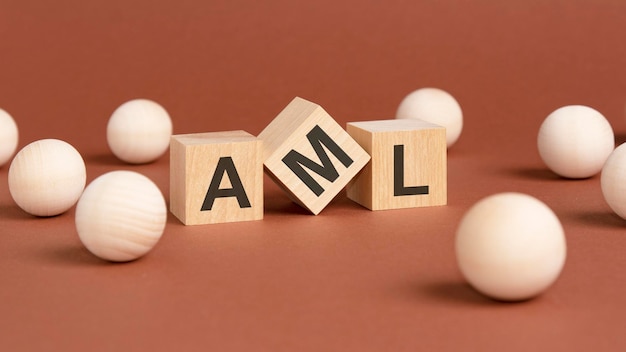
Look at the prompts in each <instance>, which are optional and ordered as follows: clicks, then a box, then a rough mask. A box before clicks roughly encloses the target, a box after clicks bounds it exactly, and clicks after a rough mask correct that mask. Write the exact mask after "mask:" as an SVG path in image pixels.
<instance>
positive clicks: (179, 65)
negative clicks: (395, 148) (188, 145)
mask: <svg viewBox="0 0 626 352" xmlns="http://www.w3.org/2000/svg"><path fill="white" fill-rule="evenodd" d="M625 33H626V4H625V3H624V2H623V1H620V0H614V1H609V0H588V1H577V0H561V1H556V0H550V1H534V0H533V1H495V0H494V1H487V0H482V1H461V0H450V1H434V0H418V1H403V0H389V1H384V2H383V1H336V0H333V1H330V0H316V1H311V2H298V1H292V0H284V1H283V0H269V1H226V0H224V1H212V0H209V1H197V0H195V1H194V0H176V1H174V0H161V1H147V0H140V1H126V0H108V1H82V0H60V1H48V2H46V1H30V0H0V107H2V108H3V109H5V110H7V111H8V112H9V113H10V114H12V115H13V116H14V118H15V119H16V120H17V122H18V124H19V127H20V133H21V136H20V137H21V138H20V147H22V146H24V145H26V144H27V143H30V142H32V141H34V140H36V139H41V138H60V139H64V140H66V141H68V142H70V143H71V144H73V145H74V146H75V147H76V148H77V149H78V150H79V151H80V152H81V153H82V155H83V157H84V158H85V160H86V162H87V172H88V181H90V180H92V179H93V178H95V177H97V176H98V175H100V174H102V173H104V172H106V171H110V170H116V169H131V170H136V171H139V172H142V173H144V174H145V175H147V176H149V177H151V178H152V179H153V180H154V181H155V182H157V184H158V185H159V187H160V188H161V190H162V191H163V192H164V194H165V195H166V198H169V196H168V192H169V185H168V178H169V171H168V157H167V156H164V157H163V158H161V159H160V160H159V161H157V162H156V163H153V164H150V165H145V166H129V165H125V164H123V163H121V162H119V161H117V160H116V159H115V158H114V157H113V156H112V155H111V154H110V152H109V150H108V147H107V145H106V139H105V127H106V122H107V119H108V118H109V116H110V115H111V113H112V112H113V110H114V109H115V108H116V107H117V106H118V105H120V104H121V103H122V102H124V101H126V100H129V99H132V98H138V97H143V98H149V99H153V100H155V101H158V102H159V103H161V104H162V105H163V106H164V107H165V108H166V109H167V110H168V111H169V112H170V114H171V116H172V118H173V121H174V126H175V127H174V131H175V133H190V132H207V131H225V130H236V129H244V130H246V131H248V132H250V133H253V134H258V133H259V132H260V131H261V130H262V129H263V127H264V126H265V125H266V124H268V123H269V122H270V121H271V120H272V118H273V117H274V116H275V115H276V114H277V113H278V112H279V111H280V110H281V109H282V108H283V107H284V106H285V105H286V104H287V103H288V102H289V101H290V100H291V99H292V98H293V97H294V96H296V95H298V96H302V97H304V98H306V99H309V100H312V101H314V102H317V103H319V104H320V105H322V106H323V107H324V108H325V109H326V110H327V111H328V112H329V113H330V114H331V115H332V116H333V117H335V119H336V120H337V121H338V122H339V123H340V124H341V125H343V126H345V124H346V123H347V122H349V121H360V120H374V119H384V118H391V117H393V115H394V113H395V109H396V107H397V106H398V104H399V103H400V100H401V99H402V98H403V97H404V96H405V95H406V94H408V93H409V92H410V91H412V90H414V89H416V88H420V87H425V86H434V87H439V88H443V89H445V90H447V91H449V92H450V93H451V94H453V95H454V96H455V97H456V98H457V99H458V101H459V102H460V104H461V106H462V108H463V110H464V114H465V129H464V131H463V133H462V135H461V138H460V140H459V142H458V143H457V144H456V145H455V146H454V147H453V148H452V149H451V150H450V151H449V153H448V168H449V175H448V181H449V186H448V187H449V205H447V206H444V207H435V208H426V209H406V210H393V211H381V212H370V211H368V210H366V209H364V208H362V207H360V206H358V205H356V204H355V203H353V202H351V201H349V200H348V199H347V198H346V197H345V195H344V194H342V195H340V196H338V197H337V198H336V199H335V200H334V201H333V202H332V203H331V204H330V205H329V206H328V207H327V208H326V209H325V210H324V211H323V212H322V213H321V214H320V215H319V216H311V215H307V214H306V212H304V211H303V210H301V209H300V208H299V207H298V206H296V205H294V204H292V203H291V202H290V201H289V200H288V198H287V197H286V196H285V195H284V194H283V193H282V191H280V190H279V189H278V188H277V187H276V186H275V185H274V184H273V183H272V182H271V181H269V180H268V179H267V178H266V180H265V181H266V182H265V186H266V188H265V202H266V212H265V220H263V221H256V222H248V223H235V224H224V225H207V226H197V227H185V226H183V225H182V224H181V223H180V222H178V220H176V219H175V218H174V217H173V216H172V215H171V214H170V216H169V220H168V224H167V227H166V230H165V234H164V235H163V238H162V240H161V242H159V244H158V245H157V246H156V247H155V249H154V250H153V251H152V252H151V253H150V254H148V255H147V256H146V257H144V258H142V259H140V260H138V261H136V262H132V263H127V264H109V263H107V262H104V261H101V260H99V259H97V258H95V257H94V256H92V255H91V254H90V253H89V252H87V250H86V249H84V248H83V247H82V245H81V244H80V242H79V240H78V236H77V234H76V231H75V228H74V224H73V215H74V210H71V211H70V212H68V213H66V214H64V215H61V216H58V217H53V218H45V219H40V218H34V217H31V216H29V215H27V214H25V213H24V212H22V211H21V210H20V209H19V208H17V206H16V205H15V204H14V203H13V201H12V200H11V198H10V195H9V192H8V189H7V170H8V165H7V166H4V167H2V168H0V349H1V350H3V351H18V350H59V351H70V350H73V351H99V350H119V349H124V350H148V349H152V350H163V351H172V350H181V351H186V350H210V351H324V350H328V351H416V350H431V351H432V350H521V351H527V350H531V349H532V350H537V349H540V350H551V351H555V350H564V351H573V350H580V351H589V350H603V351H615V350H624V348H626V337H624V331H626V280H625V279H624V268H625V267H626V255H625V254H624V253H625V250H626V233H625V231H624V230H625V229H626V222H625V221H623V220H621V219H620V218H618V217H617V216H615V215H613V214H612V213H611V212H610V210H609V208H608V206H607V205H606V204H605V202H604V200H603V198H602V195H601V192H600V185H599V177H598V176H596V177H594V178H591V179H588V180H581V181H568V180H564V179H560V178H558V177H556V176H554V175H553V174H552V173H550V172H549V171H547V170H546V168H545V167H544V166H543V165H542V163H541V160H540V159H539V156H538V153H537V150H536V134H537V131H538V128H539V125H540V123H541V121H542V120H543V119H544V118H545V116H547V115H548V114H549V113H550V112H551V111H553V110H554V109H556V108H558V107H560V106H563V105H568V104H584V105H589V106H592V107H594V108H596V109H598V110H599V111H601V112H602V113H603V114H605V116H606V117H607V118H608V119H609V121H610V122H611V124H612V125H613V127H614V129H615V132H616V136H617V142H618V143H620V142H622V141H624V136H625V133H626V119H625V117H624V105H625V101H626V41H625V39H624V34H625ZM501 191H519V192H525V193H529V194H531V195H533V196H535V197H537V198H539V199H541V200H542V201H544V202H546V203H547V204H548V205H549V206H550V207H552V209H554V211H555V212H556V213H557V215H558V216H559V218H560V219H561V221H562V222H563V225H564V227H565V230H566V234H567V241H568V259H567V263H566V265H565V268H564V271H563V273H562V275H561V277H560V279H559V280H558V281H557V282H556V284H555V285H554V286H553V287H552V288H551V289H550V290H549V291H547V292H546V293H545V294H544V295H543V296H541V297H539V298H537V299H535V300H532V301H528V302H524V303H518V304H502V303H498V302H494V301H491V300H489V299H486V298H484V297H482V296H481V295H479V294H477V293H475V292H474V291H473V290H472V289H471V288H470V287H469V286H467V285H466V284H465V283H464V282H463V280H462V278H461V276H460V274H459V271H458V269H457V266H456V262H455V258H454V246H453V243H454V233H455V230H456V227H457V225H458V222H459V219H460V217H461V216H462V214H463V213H464V212H465V211H466V210H467V209H468V207H469V206H471V205H472V204H473V203H474V202H476V201H477V200H478V199H480V198H483V197H485V196H487V195H490V194H493V193H496V192H501ZM529 221H532V219H529Z"/></svg>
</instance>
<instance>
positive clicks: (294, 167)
mask: <svg viewBox="0 0 626 352" xmlns="http://www.w3.org/2000/svg"><path fill="white" fill-rule="evenodd" d="M306 138H307V139H308V140H309V143H311V146H312V147H313V150H314V151H315V154H317V157H318V158H319V160H320V162H321V163H322V164H321V165H320V164H318V163H316V162H315V161H313V160H311V159H309V158H307V157H306V156H304V155H302V154H300V153H298V152H297V151H295V150H293V149H292V150H291V151H290V152H289V153H287V155H285V157H284V158H283V159H282V160H283V163H285V165H287V167H288V168H289V169H290V170H291V171H293V172H294V173H295V174H296V176H298V178H299V179H300V180H302V182H304V184H306V185H307V186H308V187H309V189H311V191H312V192H313V193H315V195H316V196H318V197H319V196H320V195H321V194H322V193H324V188H322V186H320V184H319V183H318V182H317V181H315V179H314V178H313V177H312V176H311V175H310V174H309V173H308V172H307V171H306V170H305V169H304V168H305V167H306V168H307V169H309V170H311V171H312V172H315V173H316V174H318V175H320V176H322V177H323V178H325V179H326V180H328V181H330V182H334V181H335V180H336V179H337V178H338V177H339V173H338V172H337V170H336V169H335V166H334V165H333V163H332V162H331V161H330V158H329V157H328V154H326V151H325V150H324V147H326V149H328V151H330V152H331V153H333V155H334V156H335V157H336V158H337V159H339V161H340V162H341V163H342V164H343V166H345V167H349V166H350V165H352V163H353V160H352V159H351V158H350V157H349V156H348V154H346V152H344V151H343V149H341V148H340V147H339V146H338V145H337V143H335V141H333V140H332V139H331V138H330V137H329V136H328V134H326V132H324V130H322V129H321V128H320V127H319V126H315V127H314V128H313V129H312V130H311V131H310V132H309V133H307V135H306ZM322 145H323V146H322Z"/></svg>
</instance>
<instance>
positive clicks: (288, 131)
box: [258, 98, 370, 215]
mask: <svg viewBox="0 0 626 352" xmlns="http://www.w3.org/2000/svg"><path fill="white" fill-rule="evenodd" d="M258 138H259V139H261V140H262V141H263V160H264V165H265V170H266V171H267V172H268V174H269V175H270V176H271V177H272V178H273V179H274V181H276V183H278V185H280V186H281V187H282V188H283V189H284V190H285V191H286V192H287V194H288V195H289V196H290V197H291V199H292V200H293V201H294V202H296V203H298V204H300V205H301V206H302V207H304V208H306V209H308V210H309V211H310V212H311V213H313V214H315V215H317V214H319V213H320V212H321V211H322V210H323V209H324V208H325V207H326V206H327V205H328V204H329V203H330V202H331V201H332V200H333V198H334V197H335V196H336V195H337V194H338V193H339V192H340V191H341V190H342V189H343V188H344V187H345V186H346V185H347V184H348V182H349V181H350V180H352V178H353V177H354V176H355V175H356V174H357V173H358V172H359V171H360V170H361V169H362V168H363V167H364V166H365V165H366V164H367V162H368V161H369V160H370V156H369V155H368V154H367V153H366V152H365V150H363V148H361V146H359V144H358V143H357V142H356V141H355V140H354V139H352V137H350V135H349V134H348V133H347V132H346V131H345V130H344V129H343V128H341V126H339V124H337V122H336V121H335V120H334V119H333V118H332V117H331V116H330V115H329V114H328V113H327V112H326V111H324V109H323V108H322V107H321V106H319V105H317V104H315V103H312V102H310V101H307V100H304V99H302V98H295V99H294V100H292V101H291V103H289V105H287V106H286V107H285V108H284V109H283V110H282V111H281V112H280V113H279V114H278V116H276V118H275V119H274V120H273V121H272V122H271V123H270V124H269V125H268V126H267V127H266V128H265V129H264V130H263V131H262V132H261V134H259V136H258Z"/></svg>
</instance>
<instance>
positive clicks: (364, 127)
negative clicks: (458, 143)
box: [347, 120, 447, 210]
mask: <svg viewBox="0 0 626 352" xmlns="http://www.w3.org/2000/svg"><path fill="white" fill-rule="evenodd" d="M347 131H348V133H349V134H350V135H351V136H352V137H353V138H354V139H355V140H356V141H357V142H358V143H359V144H360V145H361V146H362V147H363V148H364V149H365V150H366V151H367V152H368V153H369V154H370V155H371V156H372V161H371V162H370V163H369V164H368V165H367V166H366V167H365V168H364V169H363V171H362V172H361V173H360V174H359V175H358V176H357V177H356V178H355V179H354V180H353V181H352V182H350V184H349V185H348V197H349V198H350V199H352V200H354V201H355V202H357V203H359V204H361V205H363V206H364V207H366V208H368V209H371V210H385V209H399V208H414V207H426V206H437V205H445V204H446V203H447V166H446V159H447V152H446V133H445V129H444V128H443V127H441V126H437V125H434V124H431V123H428V122H425V121H421V120H380V121H365V122H350V123H348V125H347ZM394 146H403V151H404V156H403V158H402V164H403V169H404V172H403V175H402V181H403V182H402V183H403V184H402V185H400V186H404V187H419V186H428V194H413V195H395V193H394V176H395V175H394Z"/></svg>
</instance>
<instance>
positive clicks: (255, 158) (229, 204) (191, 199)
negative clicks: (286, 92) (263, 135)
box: [170, 131, 263, 225]
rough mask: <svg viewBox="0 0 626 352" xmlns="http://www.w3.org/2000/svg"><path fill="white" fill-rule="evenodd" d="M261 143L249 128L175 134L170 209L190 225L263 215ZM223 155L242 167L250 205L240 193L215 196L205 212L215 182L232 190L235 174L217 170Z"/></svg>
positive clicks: (260, 217) (172, 140)
mask: <svg viewBox="0 0 626 352" xmlns="http://www.w3.org/2000/svg"><path fill="white" fill-rule="evenodd" d="M261 144H262V143H261V141H260V140H259V139H257V138H256V137H254V136H253V135H251V134H249V133H247V132H245V131H227V132H208V133H193V134H183V135H174V136H172V139H171V143H170V165H171V166H170V210H171V212H172V213H173V214H174V215H175V216H176V217H177V218H178V219H179V220H180V221H182V222H183V223H184V224H185V225H200V224H214V223H223V222H237V221H249V220H260V219H263V163H262V159H261ZM221 158H229V159H231V160H232V163H233V165H234V167H235V169H236V172H237V175H238V177H239V179H240V181H241V185H242V186H243V189H244V190H245V195H246V197H247V199H248V200H249V205H250V206H248V207H242V206H241V205H240V203H239V201H238V198H237V197H234V196H232V197H230V196H229V197H219V198H215V200H214V203H213V206H212V208H211V209H210V210H202V208H203V203H204V201H205V197H206V195H207V192H208V190H209V186H210V185H211V181H212V180H213V179H214V178H215V177H217V179H218V180H220V184H219V188H220V189H230V188H232V184H231V180H230V179H229V177H230V174H227V173H223V174H221V173H220V174H217V172H216V169H217V167H218V163H219V162H220V159H221Z"/></svg>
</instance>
